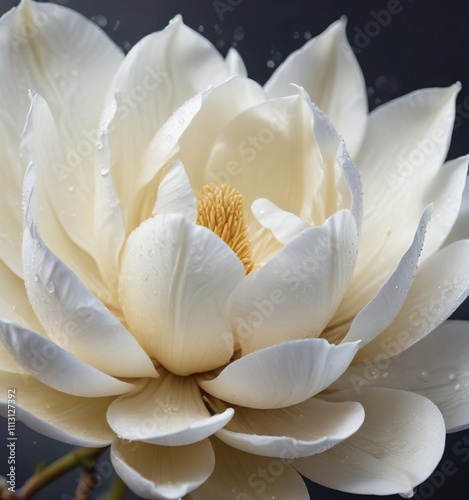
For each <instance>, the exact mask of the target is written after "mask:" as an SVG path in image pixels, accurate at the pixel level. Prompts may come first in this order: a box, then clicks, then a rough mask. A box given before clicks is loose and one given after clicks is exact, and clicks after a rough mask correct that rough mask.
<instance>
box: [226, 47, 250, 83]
mask: <svg viewBox="0 0 469 500" xmlns="http://www.w3.org/2000/svg"><path fill="white" fill-rule="evenodd" d="M225 63H226V65H227V66H228V73H229V74H230V75H232V76H234V75H241V76H248V72H247V70H246V66H245V64H244V61H243V58H242V57H241V56H240V55H239V52H238V51H237V50H236V49H234V48H233V47H230V48H229V49H228V53H227V54H226V57H225Z"/></svg>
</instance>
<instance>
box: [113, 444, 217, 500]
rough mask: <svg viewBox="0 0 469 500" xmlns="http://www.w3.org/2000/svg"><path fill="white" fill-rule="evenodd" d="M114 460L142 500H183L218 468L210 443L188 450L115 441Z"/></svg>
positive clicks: (120, 473) (183, 447) (184, 447)
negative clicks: (143, 499) (182, 499)
mask: <svg viewBox="0 0 469 500" xmlns="http://www.w3.org/2000/svg"><path fill="white" fill-rule="evenodd" d="M111 460H112V465H113V466H114V469H115V470H116V472H117V474H119V476H120V477H121V478H122V479H123V481H124V482H125V483H126V484H127V486H128V487H129V488H130V489H131V490H132V491H133V492H135V493H136V494H137V495H139V496H140V497H142V498H147V499H159V498H161V499H179V498H181V497H182V496H184V495H185V494H186V493H189V492H190V491H192V490H194V489H195V488H197V487H198V486H200V485H201V484H202V483H203V482H204V481H205V480H206V479H207V478H208V477H209V476H210V474H211V473H212V471H213V469H214V467H215V455H214V453H213V449H212V446H211V445H210V441H208V440H207V439H206V440H204V441H200V442H199V443H195V444H191V445H188V446H156V445H151V444H147V443H138V442H134V443H132V442H125V441H121V440H120V439H117V440H115V441H114V442H113V443H112V447H111Z"/></svg>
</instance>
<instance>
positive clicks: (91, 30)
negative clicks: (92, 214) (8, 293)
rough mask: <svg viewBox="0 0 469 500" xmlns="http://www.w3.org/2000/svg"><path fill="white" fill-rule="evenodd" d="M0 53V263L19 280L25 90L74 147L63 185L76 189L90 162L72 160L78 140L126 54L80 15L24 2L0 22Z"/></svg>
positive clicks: (91, 125) (88, 128)
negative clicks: (45, 106)
mask: <svg viewBox="0 0 469 500" xmlns="http://www.w3.org/2000/svg"><path fill="white" fill-rule="evenodd" d="M0 53H1V60H2V64H1V67H0V100H1V102H2V108H1V110H0V137H1V138H2V141H5V142H4V143H3V146H2V147H0V150H1V151H2V161H1V165H2V168H1V169H0V184H1V185H2V187H3V190H4V192H5V193H7V195H6V196H2V197H1V198H0V213H1V214H2V217H0V233H1V234H5V236H6V238H5V240H4V241H3V243H2V245H1V246H0V249H1V256H2V259H3V260H4V261H5V262H6V263H7V265H8V266H9V267H10V268H12V269H13V270H14V271H15V272H16V273H17V274H19V275H21V257H20V256H21V251H20V249H21V220H22V217H21V206H20V205H19V204H18V200H19V199H20V197H21V182H22V177H23V174H24V170H22V168H21V165H20V162H19V154H18V151H19V140H20V137H21V133H22V131H23V128H24V123H25V120H26V116H27V113H28V109H29V105H30V103H29V99H28V90H29V89H31V90H32V91H33V92H39V93H40V94H41V95H42V96H43V97H44V98H45V99H46V100H47V101H48V102H49V103H50V105H51V108H52V114H53V115H54V117H55V118H56V119H57V120H58V121H60V122H61V123H62V124H63V126H62V127H61V134H62V136H63V137H64V139H66V140H64V142H66V143H67V144H69V145H70V148H71V150H73V153H74V155H75V156H74V159H73V160H72V161H75V163H73V167H77V168H68V171H69V174H70V175H69V177H68V180H67V186H75V180H76V179H77V178H80V176H81V175H82V174H83V172H85V171H89V168H90V165H91V163H90V162H89V158H88V157H87V155H86V154H85V155H84V156H83V155H78V154H77V153H76V151H75V148H77V146H78V145H79V143H80V141H84V142H85V143H86V145H88V144H89V141H88V139H87V137H86V131H92V130H93V129H96V127H97V125H98V120H99V113H100V110H101V108H102V102H103V98H104V93H105V91H106V90H107V87H108V85H109V83H110V80H111V78H112V76H113V74H114V72H115V70H116V69H117V67H118V65H119V64H120V63H121V61H122V59H123V57H124V56H123V53H122V51H121V50H120V49H119V48H118V47H117V46H116V45H115V44H114V43H113V42H111V41H110V40H109V39H108V38H107V36H106V35H105V34H104V32H103V30H101V29H100V28H98V27H97V26H96V25H95V23H92V22H90V21H89V20H87V19H85V18H84V17H83V16H82V15H80V14H78V13H76V12H75V11H73V10H71V9H68V8H65V7H62V6H59V5H56V4H53V3H39V2H32V1H30V0H24V1H22V2H21V3H20V5H19V6H18V7H17V8H14V9H12V10H11V11H10V12H8V13H7V14H6V15H4V16H3V17H2V18H1V20H0ZM84 133H85V136H84V135H83V134H84ZM5 145H6V147H5ZM65 166H68V165H65ZM90 178H91V179H92V176H91V177H88V179H90ZM88 199H89V200H91V199H92V197H91V198H90V197H88ZM88 205H89V206H91V207H92V203H88ZM91 209H92V208H91ZM67 229H72V230H73V229H76V226H75V225H72V226H71V227H69V228H67ZM81 236H85V235H84V234H82V233H81Z"/></svg>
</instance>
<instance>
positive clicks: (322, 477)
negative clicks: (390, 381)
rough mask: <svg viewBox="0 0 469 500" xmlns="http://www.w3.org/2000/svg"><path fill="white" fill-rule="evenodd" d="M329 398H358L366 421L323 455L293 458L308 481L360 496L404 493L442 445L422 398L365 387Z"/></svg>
mask: <svg viewBox="0 0 469 500" xmlns="http://www.w3.org/2000/svg"><path fill="white" fill-rule="evenodd" d="M328 399H329V400H331V401H344V400H345V401H350V400H354V401H358V402H359V403H361V404H362V405H363V407H364V408H365V422H364V423H363V425H362V426H361V428H360V429H359V430H358V431H357V432H356V433H355V434H354V435H353V436H351V437H350V438H349V439H347V440H346V441H344V442H342V443H340V444H338V445H336V446H334V447H333V448H331V449H330V450H328V451H325V452H324V453H320V454H319V455H314V456H312V457H308V458H302V459H299V460H295V461H294V462H293V464H292V465H293V466H294V467H295V469H296V470H297V471H298V472H300V473H301V474H303V475H304V476H306V477H307V478H308V479H311V480H312V481H314V482H316V483H319V484H322V485H323V486H327V487H329V488H334V489H336V490H340V491H345V492H348V493H356V494H361V495H393V494H396V493H402V494H408V493H409V492H411V491H412V490H413V488H415V487H416V486H417V485H419V484H420V483H421V482H423V481H424V480H425V479H427V477H428V476H429V475H430V474H431V473H432V472H433V470H434V469H435V468H436V466H437V465H438V462H439V461H440V459H441V456H442V454H443V450H444V446H445V427H444V421H443V418H442V416H441V413H440V412H439V410H438V408H437V407H436V406H435V405H434V404H433V403H432V402H431V401H430V400H428V399H427V398H424V397H422V396H420V395H418V394H413V393H411V392H405V391H397V390H392V389H378V388H368V389H365V390H363V393H362V394H361V395H357V394H356V393H354V391H341V392H339V393H337V394H334V395H332V396H330V397H329V398H328Z"/></svg>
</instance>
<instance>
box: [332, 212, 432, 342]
mask: <svg viewBox="0 0 469 500" xmlns="http://www.w3.org/2000/svg"><path fill="white" fill-rule="evenodd" d="M431 214H432V207H431V206H430V207H428V208H427V209H426V210H425V212H424V214H423V215H422V219H421V220H420V224H419V227H418V229H417V231H416V233H415V237H414V241H413V242H412V245H411V246H410V248H409V249H408V250H407V252H406V253H405V254H404V255H403V257H402V259H401V260H400V262H399V264H398V266H397V267H396V269H395V270H394V272H393V273H392V274H391V276H390V278H389V279H388V280H387V281H386V283H385V284H384V285H383V286H382V287H381V288H380V290H379V292H378V293H377V294H376V296H375V297H374V298H373V300H371V302H369V303H368V304H367V305H366V306H365V307H364V308H363V309H362V310H361V311H360V312H359V313H358V314H357V315H356V316H355V318H354V319H353V321H352V324H351V326H350V330H349V331H348V332H347V335H346V336H345V338H344V340H343V342H353V341H355V340H361V342H360V348H363V347H364V346H365V345H366V344H368V343H369V342H371V341H372V340H373V339H374V338H375V337H376V336H377V335H379V334H380V333H381V332H382V331H383V330H384V329H385V328H386V327H387V326H388V325H389V324H390V323H391V322H392V320H393V319H394V318H395V317H396V315H397V314H398V313H399V310H400V309H401V307H402V305H403V303H404V301H405V299H406V297H407V294H408V292H409V289H410V287H411V285H412V281H413V279H414V275H415V272H416V270H417V262H418V261H419V256H420V254H421V253H422V248H423V242H424V239H425V231H426V227H427V224H428V221H429V220H430V217H431ZM325 337H326V338H327V334H326V335H325Z"/></svg>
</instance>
